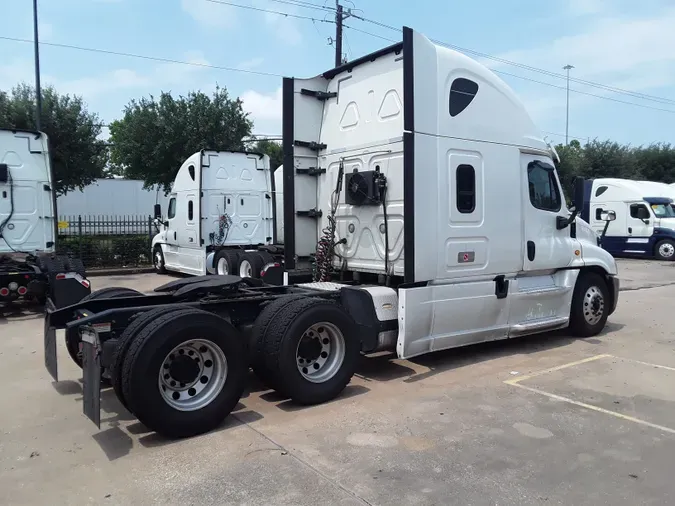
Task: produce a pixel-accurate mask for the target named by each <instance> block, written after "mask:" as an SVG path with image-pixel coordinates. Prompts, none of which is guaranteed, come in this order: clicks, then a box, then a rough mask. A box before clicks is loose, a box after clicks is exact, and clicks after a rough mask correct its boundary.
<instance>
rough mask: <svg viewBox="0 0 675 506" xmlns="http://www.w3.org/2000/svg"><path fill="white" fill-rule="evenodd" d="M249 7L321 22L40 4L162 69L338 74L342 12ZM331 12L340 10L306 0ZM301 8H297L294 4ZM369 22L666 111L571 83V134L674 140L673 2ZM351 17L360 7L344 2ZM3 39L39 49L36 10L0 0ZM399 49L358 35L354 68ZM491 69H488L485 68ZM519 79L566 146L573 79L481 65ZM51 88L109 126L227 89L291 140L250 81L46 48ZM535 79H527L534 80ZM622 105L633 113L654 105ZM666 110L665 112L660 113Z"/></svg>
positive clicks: (272, 85)
mask: <svg viewBox="0 0 675 506" xmlns="http://www.w3.org/2000/svg"><path fill="white" fill-rule="evenodd" d="M231 1H232V2H234V3H238V4H242V5H252V6H256V7H259V8H261V9H269V10H276V11H279V12H287V13H292V14H297V15H303V16H309V17H314V18H316V19H317V20H318V21H310V20H305V19H291V18H287V17H282V16H279V15H276V14H272V13H269V12H257V11H251V10H245V9H241V8H237V7H233V6H228V5H222V4H216V3H213V2H208V1H207V0H39V6H40V7H39V8H40V27H41V40H43V41H44V42H51V43H60V44H69V45H76V46H85V47H94V48H100V49H107V50H112V51H117V52H128V53H135V54H141V55H149V56H156V57H161V58H168V59H175V60H182V61H189V62H201V63H208V64H212V65H217V66H226V67H234V68H239V69H248V70H254V71H262V72H270V73H273V74H282V75H289V76H299V77H309V76H312V75H315V74H317V73H319V72H322V71H324V70H327V69H328V68H330V67H331V66H332V62H333V49H332V48H331V47H330V46H328V44H327V39H328V37H330V36H331V35H333V34H334V29H335V27H334V25H333V24H330V23H325V22H322V21H321V20H323V19H324V18H325V19H330V18H331V17H332V13H331V12H330V11H326V10H321V9H309V8H302V7H299V6H295V5H288V4H285V3H280V2H278V1H272V0H231ZM306 1H307V2H309V3H313V4H316V5H318V6H323V5H327V6H332V5H334V2H333V1H332V0H325V3H324V0H306ZM292 3H295V2H292ZM354 3H355V6H356V8H358V9H359V10H358V11H355V12H356V13H357V14H358V15H360V16H363V17H365V18H368V19H374V20H377V21H380V22H382V23H386V24H388V25H393V26H396V27H400V26H402V25H404V24H405V25H407V26H411V27H412V28H415V29H416V30H419V31H421V32H423V33H425V34H426V35H427V36H429V37H431V38H435V39H439V40H442V41H445V42H448V43H451V44H454V45H456V46H460V47H463V48H468V49H471V50H473V51H478V52H481V53H485V54H488V55H492V56H496V57H499V58H503V59H507V60H510V61H514V62H518V63H522V64H525V65H529V66H533V67H538V68H542V69H545V70H547V71H550V72H560V73H562V72H564V71H563V70H562V67H563V66H564V65H566V64H568V63H569V64H572V65H574V66H575V69H574V70H573V71H572V75H573V76H574V77H576V78H580V79H585V80H589V81H593V82H597V83H601V84H603V85H607V86H611V87H614V88H621V89H624V90H629V91H632V92H636V93H639V94H643V95H644V94H646V95H651V96H654V97H658V98H661V99H667V100H666V101H665V102H664V101H663V100H660V101H657V100H646V99H644V97H637V96H631V95H626V94H621V93H616V92H612V91H609V90H607V89H601V88H597V87H590V86H586V85H583V84H578V83H573V84H572V88H573V89H574V90H578V91H581V92H585V93H591V94H594V95H599V96H601V97H604V98H598V97H593V96H589V95H584V94H581V93H576V92H572V94H571V106H570V109H571V113H570V135H571V136H573V137H577V138H583V139H586V138H594V137H598V138H601V139H606V138H609V139H614V140H617V141H620V142H626V143H631V144H647V143H650V142H656V141H665V142H675V49H674V48H675V4H673V2H672V0H641V1H640V2H635V1H633V0H549V1H548V2H543V1H541V0H473V1H471V2H454V1H453V2H449V1H441V0H418V1H416V2H413V1H410V0H408V1H403V0H389V1H385V0H354ZM345 5H346V6H348V7H349V6H351V5H352V4H350V3H349V2H346V1H345ZM0 12H2V18H3V20H11V22H10V23H6V24H4V26H3V30H2V32H3V33H2V34H0V35H2V36H6V37H16V38H24V39H31V38H32V2H31V1H30V0H0ZM347 25H349V26H353V27H354V28H358V29H360V30H365V31H367V32H370V33H371V34H374V35H379V36H381V37H385V38H391V39H397V38H399V37H400V34H399V33H396V32H394V31H391V30H388V29H385V28H382V27H379V26H376V25H374V24H370V23H367V22H364V21H360V20H357V19H351V20H348V21H347ZM388 44H389V42H387V41H385V40H382V39H379V38H377V37H374V36H371V35H367V34H364V33H360V32H357V31H354V30H352V29H346V41H345V47H344V49H345V52H346V54H347V57H348V58H355V57H358V56H360V55H362V54H365V53H368V52H370V51H374V50H376V49H378V48H380V47H382V46H385V45H388ZM478 59H481V58H478ZM481 61H483V63H485V64H487V65H488V66H489V67H491V68H493V69H495V70H499V71H503V72H508V73H510V74H514V75H516V76H520V77H513V76H509V75H504V74H502V78H503V79H504V80H505V81H506V82H507V83H508V84H509V85H511V86H512V87H513V88H514V90H515V91H516V92H517V93H518V94H519V95H520V96H521V98H522V99H523V101H524V103H525V105H526V107H527V108H528V110H529V111H530V113H531V115H532V116H533V118H534V119H535V121H536V122H537V123H538V125H539V126H540V127H541V128H542V130H544V131H545V132H548V133H549V135H550V139H551V140H553V141H556V142H560V141H563V140H564V137H561V136H560V134H564V132H565V91H564V90H563V89H560V88H556V87H553V86H546V85H543V84H539V83H535V82H532V81H529V80H527V79H530V80H532V79H533V80H537V81H541V82H545V83H549V84H552V85H555V86H557V87H563V88H564V86H565V81H564V80H561V79H558V78H556V77H552V76H549V75H543V74H541V73H535V72H530V71H527V70H524V69H522V68H519V67H516V66H513V65H510V64H505V63H500V62H497V61H495V60H492V59H485V58H482V59H481ZM41 63H42V75H43V83H51V84H54V85H55V86H56V87H57V89H58V90H59V91H61V92H67V93H76V94H79V95H82V96H83V97H84V98H85V100H86V101H87V103H88V104H89V108H90V109H91V110H92V111H96V112H98V113H99V114H100V116H101V118H102V119H103V120H104V121H111V120H113V119H115V118H117V117H119V116H120V115H121V111H122V110H123V108H124V105H125V104H126V103H128V101H129V100H130V99H131V98H138V97H141V96H144V95H149V94H159V92H160V91H161V90H163V91H171V92H173V93H174V94H183V93H186V92H188V91H190V90H194V89H202V90H204V91H207V92H210V91H211V90H213V89H214V87H215V85H216V83H218V84H219V85H221V86H226V87H227V88H228V90H229V91H230V92H231V93H232V94H233V95H237V96H240V97H242V99H243V100H244V103H245V107H246V109H247V110H248V111H250V112H251V115H252V117H253V119H254V120H255V128H254V131H255V132H257V133H260V134H279V133H280V132H281V95H280V87H281V79H280V78H278V77H274V76H271V77H270V76H260V75H253V74H247V73H244V72H229V71H224V70H215V69H208V68H203V67H196V66H189V65H178V64H169V63H160V62H155V61H148V60H142V59H136V58H129V57H124V56H115V55H107V54H99V53H90V52H84V51H78V50H73V49H65V48H59V47H50V46H43V47H42V48H41ZM523 78H525V79H523ZM20 80H26V81H28V82H31V83H32V82H33V54H32V45H31V44H28V43H21V42H14V41H7V40H0V89H3V90H7V89H8V88H10V87H11V86H13V85H14V84H16V82H18V81H20ZM608 99H613V100H620V101H624V102H631V103H635V104H639V105H640V106H643V107H638V106H635V105H629V104H624V103H620V102H616V101H611V100H608ZM647 107H652V108H657V109H668V110H670V111H673V112H664V111H660V110H655V109H649V108H647Z"/></svg>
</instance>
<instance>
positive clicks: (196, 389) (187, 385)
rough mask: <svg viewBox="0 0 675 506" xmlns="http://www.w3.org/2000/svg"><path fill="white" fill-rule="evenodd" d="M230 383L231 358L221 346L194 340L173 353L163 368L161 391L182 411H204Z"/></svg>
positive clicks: (160, 381) (167, 401)
mask: <svg viewBox="0 0 675 506" xmlns="http://www.w3.org/2000/svg"><path fill="white" fill-rule="evenodd" d="M226 381H227V359H226V358H225V353H224V352H223V350H221V349H220V347H219V346H217V345H216V344H214V343H213V342H211V341H207V340H205V339H193V340H191V341H186V342H184V343H181V344H179V345H178V346H176V347H175V348H174V349H173V350H171V351H170V352H169V353H168V354H167V356H166V357H164V360H163V361H162V365H161V367H160V369H159V391H160V393H161V394H162V398H163V399H164V402H166V403H167V404H168V405H169V406H171V407H172V408H174V409H176V410H178V411H196V410H198V409H202V408H204V407H206V406H208V405H209V404H211V402H213V400H214V399H215V398H216V397H218V395H219V394H220V392H221V391H222V389H223V387H224V386H225V382H226Z"/></svg>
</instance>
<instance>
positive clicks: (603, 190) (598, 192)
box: [595, 186, 609, 197]
mask: <svg viewBox="0 0 675 506" xmlns="http://www.w3.org/2000/svg"><path fill="white" fill-rule="evenodd" d="M608 189H609V187H608V186H601V187H600V188H598V189H597V190H595V196H596V197H599V196H600V195H602V194H603V193H605V192H606V191H607V190H608Z"/></svg>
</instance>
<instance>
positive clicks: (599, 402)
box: [0, 260, 675, 505]
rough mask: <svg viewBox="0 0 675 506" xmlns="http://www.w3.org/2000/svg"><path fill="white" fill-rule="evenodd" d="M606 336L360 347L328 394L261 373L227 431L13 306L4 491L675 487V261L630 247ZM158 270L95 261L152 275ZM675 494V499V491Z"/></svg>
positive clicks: (345, 492) (329, 497)
mask: <svg viewBox="0 0 675 506" xmlns="http://www.w3.org/2000/svg"><path fill="white" fill-rule="evenodd" d="M620 277H621V279H622V286H623V288H624V289H625V290H624V291H623V292H622V294H621V297H620V300H619V307H618V309H617V311H616V313H615V314H614V315H612V316H611V317H610V320H609V323H608V325H607V328H606V330H605V331H604V332H603V334H601V335H600V336H598V337H596V338H592V339H587V340H578V339H572V338H570V337H569V336H568V335H567V334H566V333H565V332H556V333H553V334H546V335H542V336H534V337H529V338H522V339H514V340H512V341H507V342H498V343H490V344H486V345H478V346H472V347H469V348H464V349H461V350H451V351H448V352H440V353H436V354H431V355H427V356H423V357H419V358H417V359H414V360H413V361H402V360H398V359H395V358H394V357H393V356H392V355H379V356H373V357H367V358H364V359H363V361H362V364H361V367H360V369H359V373H358V375H357V377H355V378H354V380H353V381H352V383H351V384H350V385H349V386H348V387H347V389H346V390H345V392H344V393H343V395H342V396H341V397H340V398H339V399H337V400H335V401H333V402H330V403H327V404H324V405H320V406H313V407H309V408H307V407H304V408H301V407H298V406H296V405H294V404H292V403H291V402H290V401H288V400H286V399H283V398H281V397H279V396H278V395H277V394H275V393H274V392H270V391H265V390H263V389H262V387H261V385H260V384H259V383H257V382H256V381H255V378H253V377H252V379H251V387H250V391H249V392H248V393H247V394H246V395H245V397H244V398H243V399H242V400H241V403H240V405H239V406H238V407H237V410H236V412H235V413H234V414H233V415H232V416H231V417H229V419H228V420H227V421H226V423H225V424H224V425H223V426H222V427H220V428H219V429H218V430H216V431H213V432H211V433H209V434H206V435H203V436H200V437H196V438H193V439H190V440H182V441H177V442H176V441H167V440H163V439H161V438H159V437H158V436H156V435H154V434H152V433H148V432H147V429H145V427H143V426H142V425H141V424H139V423H138V422H137V421H136V420H134V419H133V417H132V416H131V415H130V414H128V413H127V412H126V411H125V410H124V408H122V406H121V405H120V404H119V403H118V402H117V400H116V399H115V397H114V395H113V394H112V392H111V391H110V390H105V391H103V393H102V406H103V411H104V412H103V414H102V425H101V430H100V431H99V430H98V429H97V428H96V427H95V426H94V425H93V424H91V422H89V420H87V419H86V418H85V417H84V415H82V414H81V397H82V396H81V383H80V381H79V379H80V377H81V374H80V371H79V369H77V368H76V366H75V365H74V364H72V363H71V361H70V359H69V358H68V356H67V353H66V351H65V348H64V347H63V346H61V348H60V350H59V359H60V362H59V365H60V375H61V378H62V381H61V382H60V383H58V384H52V383H51V381H50V378H49V375H48V373H47V372H46V371H45V369H44V366H43V357H42V318H41V315H39V314H32V313H30V312H25V313H22V314H15V315H12V316H9V317H8V318H4V319H2V320H0V340H1V341H2V343H3V346H2V347H0V384H2V385H3V387H4V388H3V395H2V409H1V410H0V504H7V505H19V504H195V505H197V504H198V505H208V504H218V505H222V504H261V505H262V504H265V505H270V504H345V505H347V504H373V505H375V504H382V505H391V504H424V505H431V504H459V505H488V504H493V505H497V504H499V505H504V504H509V505H510V504H514V505H529V504H547V505H548V504H566V505H567V504H574V505H582V504H593V505H596V504H611V505H620V504H626V505H635V504H641V505H651V504H655V505H656V504H668V503H672V497H673V496H674V495H675V482H674V481H673V478H672V476H673V454H675V389H674V388H673V385H675V349H674V344H675V334H674V333H673V311H674V310H675V306H674V302H673V301H675V263H672V264H667V263H658V262H646V261H639V260H635V261H629V260H626V261H620ZM165 279H172V278H168V277H166V278H162V277H159V276H156V275H154V274H142V275H134V276H115V277H107V278H92V283H93V286H94V288H96V289H98V288H103V287H104V286H129V287H133V288H136V289H140V290H144V291H147V290H151V289H152V288H153V287H155V286H157V285H159V284H161V283H162V282H164V280H165ZM669 498H670V499H669Z"/></svg>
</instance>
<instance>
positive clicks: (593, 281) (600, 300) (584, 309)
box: [570, 271, 611, 337]
mask: <svg viewBox="0 0 675 506" xmlns="http://www.w3.org/2000/svg"><path fill="white" fill-rule="evenodd" d="M610 307H611V301H610V294H609V289H608V288H607V283H606V281H605V279H604V278H603V277H602V276H600V275H599V274H597V273H595V272H584V271H582V272H581V273H580V274H579V277H578V278H577V282H576V285H575V287H574V294H573V295H572V307H571V309H570V330H571V331H572V334H573V335H574V336H576V337H593V336H596V335H598V334H599V333H600V332H601V331H602V329H603V328H604V327H605V323H606V322H607V317H608V316H609V310H610Z"/></svg>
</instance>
